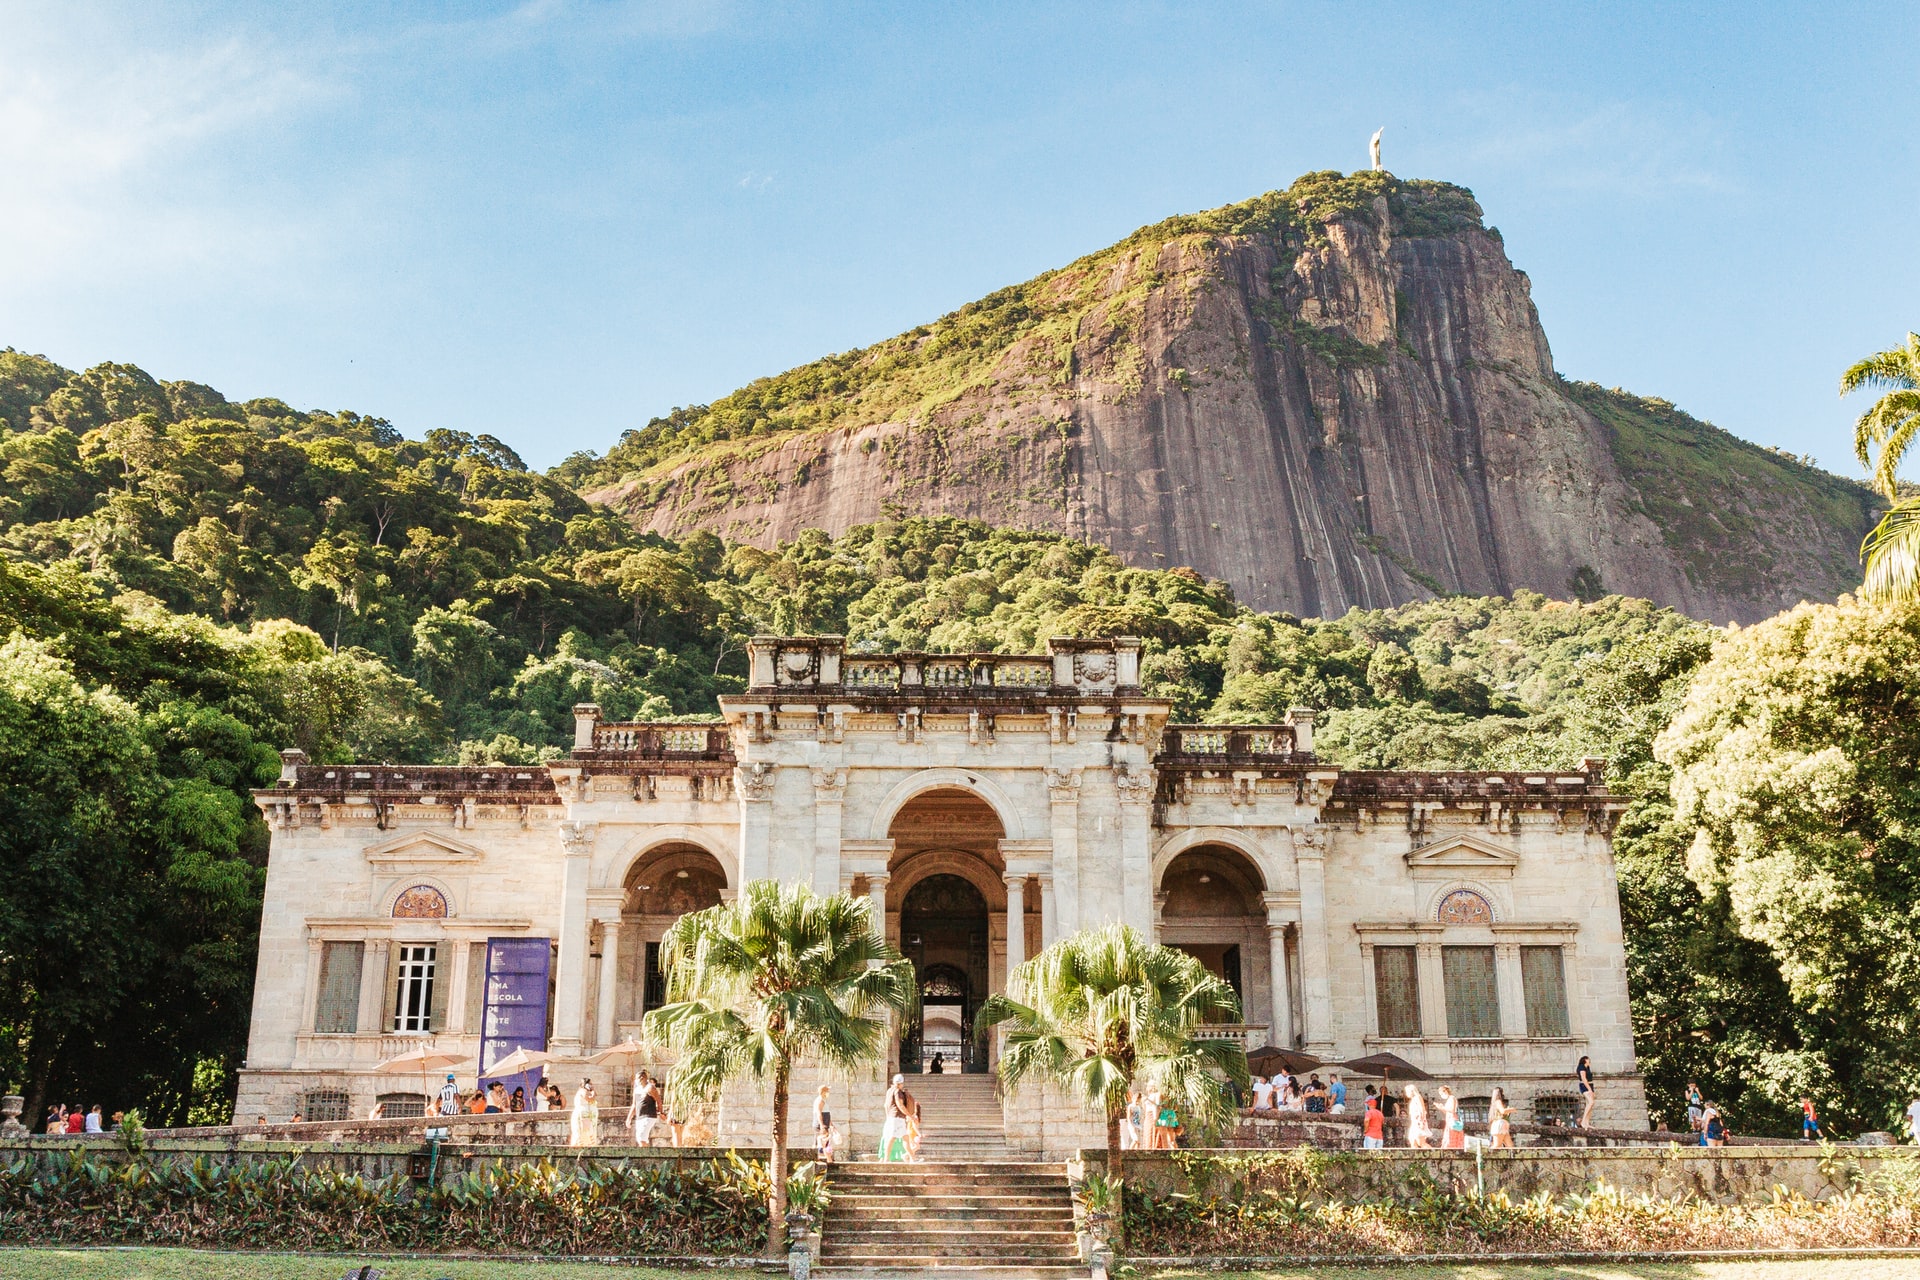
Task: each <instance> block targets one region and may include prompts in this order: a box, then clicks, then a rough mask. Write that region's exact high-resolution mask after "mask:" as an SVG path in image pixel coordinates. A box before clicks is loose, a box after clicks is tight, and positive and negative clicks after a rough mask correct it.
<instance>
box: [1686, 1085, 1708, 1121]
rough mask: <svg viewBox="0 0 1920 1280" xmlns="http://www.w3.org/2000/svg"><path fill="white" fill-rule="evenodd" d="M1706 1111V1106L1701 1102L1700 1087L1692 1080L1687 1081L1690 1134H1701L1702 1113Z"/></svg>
mask: <svg viewBox="0 0 1920 1280" xmlns="http://www.w3.org/2000/svg"><path fill="white" fill-rule="evenodd" d="M1705 1109H1706V1106H1705V1104H1704V1103H1702V1102H1701V1100H1700V1086H1699V1085H1697V1084H1695V1083H1694V1082H1693V1081H1691V1080H1689V1081H1687V1129H1688V1131H1689V1132H1692V1133H1698V1132H1700V1113H1701V1112H1702V1111H1704V1110H1705Z"/></svg>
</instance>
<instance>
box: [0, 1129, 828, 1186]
mask: <svg viewBox="0 0 1920 1280" xmlns="http://www.w3.org/2000/svg"><path fill="white" fill-rule="evenodd" d="M733 1150H735V1149H734V1148H729V1147H620V1146H603V1147H568V1146H549V1145H540V1144H528V1145H520V1146H507V1145H503V1144H496V1143H488V1144H483V1145H476V1144H466V1143H453V1142H448V1143H442V1144H441V1146H440V1159H439V1162H438V1164H437V1166H435V1176H436V1178H437V1179H439V1180H440V1181H442V1182H444V1181H445V1180H447V1179H449V1178H455V1177H458V1176H460V1175H461V1174H463V1173H470V1172H478V1171H479V1170H481V1169H483V1168H485V1167H487V1166H489V1165H500V1166H502V1167H505V1168H514V1167H517V1166H520V1165H524V1164H538V1163H540V1162H542V1161H548V1160H550V1161H552V1162H553V1163H555V1164H558V1165H570V1164H575V1163H591V1164H610V1165H621V1166H644V1165H651V1166H654V1167H675V1166H682V1165H689V1164H701V1163H704V1162H706V1161H708V1160H715V1159H719V1160H724V1159H726V1158H727V1155H728V1153H729V1152H730V1151H733ZM75 1151H82V1152H85V1153H86V1155H87V1157H88V1158H89V1159H92V1160H96V1161H99V1162H101V1163H104V1164H120V1163H122V1162H124V1161H125V1160H126V1158H127V1153H126V1149H125V1148H124V1147H122V1146H121V1145H120V1142H119V1140H118V1139H116V1138H113V1137H111V1136H106V1137H97V1138H51V1139H49V1138H28V1139H25V1140H24V1141H22V1140H14V1141H4V1142H0V1164H12V1163H14V1162H15V1161H18V1160H21V1159H26V1160H31V1161H33V1162H34V1163H36V1164H40V1165H46V1164H50V1163H52V1162H54V1161H61V1160H66V1159H68V1158H70V1157H71V1155H72V1154H73V1153H74V1152H75ZM789 1151H790V1156H789V1158H790V1159H791V1160H792V1161H793V1163H794V1164H796V1165H797V1164H799V1163H800V1162H801V1161H803V1160H811V1159H812V1158H813V1152H812V1151H811V1150H804V1151H803V1150H794V1149H789ZM148 1152H149V1156H150V1158H152V1159H156V1160H183V1161H191V1160H196V1159H201V1158H205V1159H207V1160H208V1161H210V1162H213V1163H216V1164H223V1163H224V1164H232V1163H243V1162H248V1161H256V1160H292V1159H298V1160H299V1161H300V1163H301V1164H303V1165H305V1166H307V1167H308V1168H313V1169H337V1170H339V1171H340V1172H343V1173H357V1174H359V1175H360V1176H361V1177H363V1178H388V1177H392V1176H394V1175H396V1174H398V1175H401V1176H403V1177H417V1178H424V1176H425V1171H426V1165H427V1162H429V1151H428V1148H427V1147H426V1145H425V1144H423V1143H419V1142H311V1141H310V1142H299V1141H282V1140H276V1139H265V1138H257V1137H252V1136H240V1137H224V1138H155V1139H153V1140H152V1141H151V1142H150V1143H149V1144H148ZM738 1153H739V1155H740V1156H741V1157H742V1158H744V1159H749V1160H765V1159H766V1158H767V1152H766V1149H765V1148H752V1147H746V1148H739V1149H738Z"/></svg>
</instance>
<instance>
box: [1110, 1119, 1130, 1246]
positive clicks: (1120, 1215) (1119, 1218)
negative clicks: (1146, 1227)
mask: <svg viewBox="0 0 1920 1280" xmlns="http://www.w3.org/2000/svg"><path fill="white" fill-rule="evenodd" d="M1126 1159H1127V1155H1126V1152H1125V1151H1124V1150H1122V1149H1121V1146H1120V1113H1119V1112H1118V1111H1109V1112H1108V1113H1107V1181H1108V1182H1111V1183H1112V1184H1113V1185H1114V1191H1115V1192H1116V1196H1115V1199H1114V1202H1113V1207H1112V1208H1111V1209H1109V1210H1108V1213H1107V1232H1108V1241H1109V1243H1111V1244H1112V1245H1113V1247H1114V1248H1116V1249H1118V1248H1121V1247H1123V1246H1124V1244H1125V1243H1126V1236H1127V1214H1126V1208H1127V1192H1126V1186H1125V1183H1126V1174H1127V1169H1126Z"/></svg>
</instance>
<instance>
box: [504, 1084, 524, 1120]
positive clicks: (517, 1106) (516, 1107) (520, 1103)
mask: <svg viewBox="0 0 1920 1280" xmlns="http://www.w3.org/2000/svg"><path fill="white" fill-rule="evenodd" d="M526 1109H527V1086H525V1085H523V1084H517V1085H515V1086H513V1097H511V1098H509V1099H507V1110H509V1111H511V1112H513V1113H514V1114H515V1115H519V1114H520V1113H521V1112H522V1111H525V1110H526Z"/></svg>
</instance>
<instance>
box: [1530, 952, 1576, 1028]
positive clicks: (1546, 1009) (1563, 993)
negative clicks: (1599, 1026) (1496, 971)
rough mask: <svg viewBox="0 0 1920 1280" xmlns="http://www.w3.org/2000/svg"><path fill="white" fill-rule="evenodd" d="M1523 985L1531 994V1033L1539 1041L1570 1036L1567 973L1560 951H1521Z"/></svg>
mask: <svg viewBox="0 0 1920 1280" xmlns="http://www.w3.org/2000/svg"><path fill="white" fill-rule="evenodd" d="M1520 985H1521V988H1522V989H1523V990H1524V991H1525V992H1526V995H1527V1034H1528V1035H1529V1036H1534V1037H1538V1038H1556V1037H1560V1036H1565V1035H1567V1034H1569V1030H1568V1026H1567V971H1566V964H1565V962H1564V960H1563V959H1562V957H1561V954H1560V948H1559V947H1522V948H1520Z"/></svg>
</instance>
